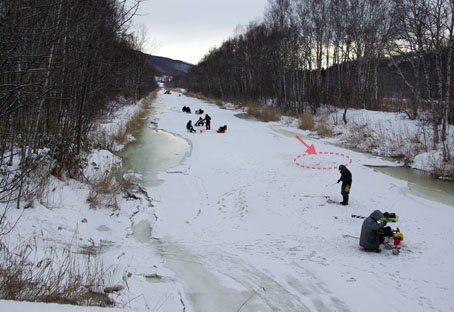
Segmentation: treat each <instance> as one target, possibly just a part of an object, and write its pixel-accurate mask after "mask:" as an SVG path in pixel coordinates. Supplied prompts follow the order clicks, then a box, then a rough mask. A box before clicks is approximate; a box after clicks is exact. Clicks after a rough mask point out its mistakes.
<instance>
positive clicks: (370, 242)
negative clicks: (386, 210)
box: [359, 210, 387, 252]
mask: <svg viewBox="0 0 454 312" xmlns="http://www.w3.org/2000/svg"><path fill="white" fill-rule="evenodd" d="M381 218H385V216H384V215H383V213H382V212H381V211H380V210H375V211H374V212H372V213H371V214H370V216H369V217H367V218H366V219H365V220H364V222H363V225H362V227H361V236H360V237H359V245H360V246H361V247H363V248H364V249H365V250H368V251H375V252H379V251H380V248H379V246H380V232H381V230H382V229H383V228H384V227H385V226H386V221H380V219H381ZM386 220H387V219H386Z"/></svg>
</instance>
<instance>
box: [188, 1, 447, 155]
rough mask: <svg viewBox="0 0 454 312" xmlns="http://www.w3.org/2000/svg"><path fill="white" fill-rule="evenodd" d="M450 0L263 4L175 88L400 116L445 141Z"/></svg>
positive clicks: (302, 108)
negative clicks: (259, 16) (257, 17)
mask: <svg viewBox="0 0 454 312" xmlns="http://www.w3.org/2000/svg"><path fill="white" fill-rule="evenodd" d="M453 27H454V1H453V0H425V1H422V0H270V1H269V4H268V7H267V9H266V12H265V15H264V18H263V21H262V22H251V23H250V24H249V25H247V26H246V27H243V28H239V29H238V30H237V31H236V33H235V34H234V35H232V37H231V38H230V39H228V40H226V41H225V42H224V43H223V44H222V46H220V47H219V48H215V49H212V50H211V51H210V52H209V53H208V54H207V55H206V56H205V57H204V59H203V60H202V61H201V62H200V63H199V64H198V66H196V67H194V69H193V70H192V72H191V75H190V77H189V79H188V80H186V81H185V82H184V83H185V84H186V86H187V87H188V88H189V89H190V90H191V91H195V92H200V93H203V94H204V95H207V96H212V97H217V98H222V99H228V100H236V101H243V102H247V101H259V102H260V103H261V104H265V103H266V104H270V103H271V104H273V105H274V106H277V107H279V108H280V109H281V111H283V112H285V113H292V114H295V115H298V114H301V113H303V112H306V111H307V112H311V113H316V112H317V109H318V108H319V107H320V105H322V104H331V105H334V106H337V107H341V108H343V111H344V114H343V120H344V122H345V123H347V122H348V119H347V117H346V115H347V110H348V109H349V108H365V109H371V110H385V111H403V112H405V113H407V115H408V117H409V118H411V119H417V118H421V117H422V115H423V114H424V118H425V120H426V122H428V123H430V124H431V127H430V128H431V129H432V131H433V146H436V145H437V144H438V143H440V142H445V141H446V129H447V125H448V123H452V122H453V121H454V106H453V89H452V81H453V66H452V60H453V50H454V38H453V35H454V33H453V30H454V28H453Z"/></svg>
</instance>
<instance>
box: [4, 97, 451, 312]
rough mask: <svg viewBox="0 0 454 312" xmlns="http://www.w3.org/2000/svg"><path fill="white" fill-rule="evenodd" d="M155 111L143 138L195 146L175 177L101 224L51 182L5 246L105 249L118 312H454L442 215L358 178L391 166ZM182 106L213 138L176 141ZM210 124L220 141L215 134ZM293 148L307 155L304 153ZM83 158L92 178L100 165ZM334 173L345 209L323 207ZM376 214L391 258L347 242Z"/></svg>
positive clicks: (75, 193)
mask: <svg viewBox="0 0 454 312" xmlns="http://www.w3.org/2000/svg"><path fill="white" fill-rule="evenodd" d="M154 105H155V106H156V107H162V108H165V109H161V110H158V111H159V112H158V113H156V115H155V117H154V119H153V121H154V123H155V126H154V127H156V125H157V128H159V129H162V130H164V131H167V132H169V133H175V134H177V135H179V136H181V137H183V138H185V139H186V140H188V141H189V142H190V143H191V146H192V152H191V154H190V155H189V156H188V157H187V158H186V159H185V160H184V161H183V163H182V164H180V165H178V166H177V167H173V168H171V169H168V170H165V171H164V172H162V173H161V174H159V176H158V177H157V178H159V179H161V180H163V181H164V182H163V183H161V184H159V185H157V186H156V185H152V183H150V185H146V183H147V182H146V181H148V179H147V178H146V177H144V178H143V180H142V181H143V182H142V183H144V184H143V187H144V188H145V190H146V194H145V193H142V192H140V190H139V189H138V190H137V192H136V193H135V194H136V196H137V199H134V198H121V197H120V198H118V200H119V203H118V205H119V207H120V210H118V211H115V212H114V213H112V212H111V211H108V210H107V209H98V210H90V209H89V208H88V204H87V203H86V197H87V193H88V191H87V189H86V187H84V186H83V185H81V184H78V183H76V182H74V181H65V182H62V181H58V180H55V181H53V183H54V188H51V189H54V191H53V192H51V193H49V196H48V201H47V202H46V203H35V205H34V208H33V209H28V210H26V211H25V213H24V215H23V216H22V219H21V222H20V224H19V225H18V228H17V231H16V234H15V235H19V233H20V236H21V237H27V236H31V235H32V234H33V233H36V232H39V231H44V233H45V234H46V235H48V236H49V237H52V239H54V240H56V241H61V242H64V241H68V240H69V239H70V238H71V237H74V236H75V234H74V233H77V235H76V236H77V239H78V240H80V244H87V245H90V244H92V245H93V246H94V247H97V246H100V245H102V244H103V245H104V248H102V249H101V250H102V251H101V253H102V256H103V259H104V265H105V266H111V267H113V268H115V272H114V273H113V275H112V278H113V279H114V282H115V283H118V284H122V283H124V285H125V289H124V290H123V291H121V292H120V293H119V294H117V295H115V296H116V297H115V299H116V300H117V302H119V303H120V305H121V307H122V308H123V309H124V310H128V309H129V310H133V311H162V312H174V311H195V312H198V311H216V312H223V311H241V312H245V311H286V312H287V311H298V312H299V311H366V310H367V311H382V310H383V309H392V310H393V311H427V310H434V311H454V310H453V306H454V299H453V298H452V297H450V293H452V291H453V290H454V285H453V283H452V280H453V278H454V264H453V263H452V261H451V260H450V259H451V258H452V256H453V254H454V246H453V242H452V241H453V238H454V227H453V225H452V222H451V220H452V217H453V215H454V210H453V207H451V206H447V205H443V204H441V203H437V202H434V201H430V200H427V199H424V198H421V197H418V196H415V195H413V194H412V193H410V192H409V191H408V185H407V183H406V182H404V181H401V180H397V179H394V178H392V177H389V176H387V175H384V174H380V173H377V172H375V171H374V170H373V169H371V168H369V167H367V166H366V165H392V163H389V162H388V161H385V160H382V159H380V158H375V157H372V156H370V155H365V154H362V153H356V152H352V151H349V150H346V149H342V148H340V147H336V146H333V145H331V144H327V143H325V141H324V140H319V139H313V138H309V137H308V136H307V134H308V132H305V131H302V130H298V129H297V128H296V126H295V123H293V121H292V120H290V119H283V120H282V122H276V123H262V122H257V121H251V120H244V119H240V118H238V117H236V116H235V115H236V114H238V113H239V112H238V111H235V110H227V109H220V108H219V107H217V106H215V105H212V104H208V103H206V102H202V101H200V100H197V99H193V98H188V97H185V96H180V94H179V93H176V92H174V93H172V94H170V95H165V94H164V92H163V91H161V92H160V93H159V96H158V99H157V100H156V101H155V102H154ZM183 106H190V107H191V109H192V111H193V112H194V111H195V110H196V109H199V108H202V109H203V110H204V111H205V112H206V113H208V114H209V115H210V116H211V117H212V129H214V130H211V131H202V132H200V131H198V132H197V133H189V132H187V131H186V127H185V125H186V122H187V121H188V120H189V119H191V120H192V121H193V123H194V122H195V121H196V120H197V119H198V117H199V115H195V114H190V115H189V114H186V113H183V112H182V111H181V108H182V107H183ZM204 115H205V114H204ZM204 115H203V116H204ZM221 125H227V126H228V129H229V130H228V132H227V133H216V132H215V130H216V129H217V128H218V127H219V126H221ZM198 129H199V130H204V128H198ZM296 135H298V136H299V137H301V138H302V139H303V140H304V141H305V142H306V143H307V144H309V145H310V144H314V146H315V148H316V150H317V152H318V154H317V155H316V156H309V155H307V154H305V151H306V148H305V147H304V146H303V144H302V143H301V142H300V141H299V140H297V139H296ZM320 153H322V154H320ZM99 155H105V156H106V157H104V158H103V159H104V160H105V161H107V159H108V157H107V155H108V154H106V152H99ZM94 159H95V160H94V161H93V163H97V165H98V166H96V167H99V165H100V163H102V162H103V161H102V160H101V158H100V157H97V158H96V157H95V158H94ZM109 161H112V160H109ZM98 163H99V164H98ZM339 164H347V165H348V168H349V169H350V170H351V171H352V174H353V185H352V191H351V199H350V205H349V206H346V207H344V206H340V205H337V204H329V203H327V201H326V198H325V196H330V197H331V198H334V199H336V200H338V201H340V200H341V196H340V186H339V185H338V184H336V183H335V182H336V181H337V179H338V178H339V173H338V171H337V170H336V169H335V167H337V166H338V165H339ZM303 166H304V167H303ZM307 167H309V168H307ZM319 168H320V169H319ZM375 209H379V210H381V211H389V212H396V213H397V214H398V215H400V220H399V222H398V223H396V224H393V223H391V224H390V225H391V226H392V227H393V228H395V227H397V226H398V227H399V228H400V230H401V231H402V232H403V234H404V235H405V238H404V243H405V244H406V245H407V246H408V247H406V248H403V250H402V252H401V254H400V255H398V256H394V255H392V254H391V252H390V251H389V250H383V252H382V253H380V254H371V253H366V252H364V251H362V250H361V249H360V248H359V246H358V241H357V240H356V239H355V238H352V237H344V235H350V236H359V232H360V228H361V223H362V221H361V220H360V219H357V218H352V217H351V215H352V214H355V215H364V216H365V215H368V214H370V213H371V212H372V211H373V210H375ZM11 211H12V214H19V213H20V212H19V211H16V210H11ZM83 219H85V220H86V221H87V222H82V221H81V220H83ZM11 306H13V307H17V310H20V309H22V308H23V309H25V308H26V309H27V310H30V311H45V310H46V311H53V310H52V309H53V308H54V307H55V306H53V305H52V306H49V305H47V307H46V305H42V304H37V305H30V304H22V303H12V302H2V301H0V310H3V307H8V309H10V308H11ZM43 307H44V308H43ZM11 309H12V308H11ZM84 309H85V310H86V311H92V310H93V309H91V308H82V309H81V311H84ZM107 310H108V309H107ZM107 310H103V311H107Z"/></svg>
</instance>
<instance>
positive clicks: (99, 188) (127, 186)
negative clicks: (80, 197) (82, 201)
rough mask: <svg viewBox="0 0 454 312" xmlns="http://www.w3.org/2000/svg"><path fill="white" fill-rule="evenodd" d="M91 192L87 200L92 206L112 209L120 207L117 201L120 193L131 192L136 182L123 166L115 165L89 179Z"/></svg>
mask: <svg viewBox="0 0 454 312" xmlns="http://www.w3.org/2000/svg"><path fill="white" fill-rule="evenodd" d="M89 184H90V188H91V189H90V192H89V194H88V197H87V202H88V203H89V204H90V208H97V207H107V208H110V209H112V210H118V209H120V208H119V206H118V202H117V195H118V194H127V193H129V192H130V190H131V189H132V187H133V186H134V183H133V182H132V178H131V177H130V176H125V175H123V174H122V172H121V168H119V167H118V166H115V165H113V166H112V167H111V169H110V170H106V172H104V173H103V174H101V175H99V176H97V177H94V178H92V179H90V180H89Z"/></svg>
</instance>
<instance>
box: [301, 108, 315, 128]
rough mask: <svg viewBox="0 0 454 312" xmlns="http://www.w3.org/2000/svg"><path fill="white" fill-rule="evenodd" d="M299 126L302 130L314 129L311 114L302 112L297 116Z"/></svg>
mask: <svg viewBox="0 0 454 312" xmlns="http://www.w3.org/2000/svg"><path fill="white" fill-rule="evenodd" d="M299 122H300V125H299V128H300V129H302V130H312V129H314V120H313V118H312V114H311V113H308V112H304V113H302V114H301V115H300V116H299Z"/></svg>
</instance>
